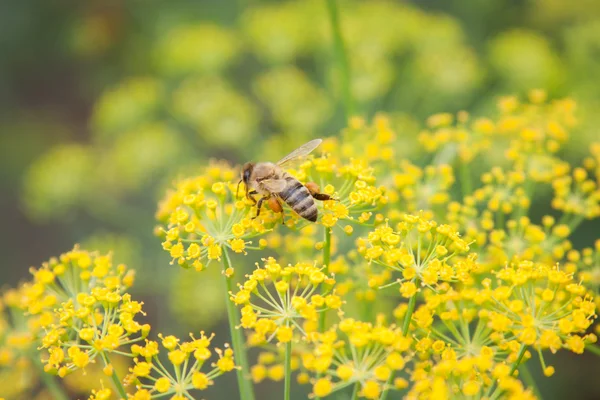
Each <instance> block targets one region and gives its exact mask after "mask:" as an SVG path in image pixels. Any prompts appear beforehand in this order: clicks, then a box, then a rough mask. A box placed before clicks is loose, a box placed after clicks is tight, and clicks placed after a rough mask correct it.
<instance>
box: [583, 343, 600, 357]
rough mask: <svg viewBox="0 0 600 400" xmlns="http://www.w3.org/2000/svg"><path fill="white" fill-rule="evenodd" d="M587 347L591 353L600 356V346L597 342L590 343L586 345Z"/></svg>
mask: <svg viewBox="0 0 600 400" xmlns="http://www.w3.org/2000/svg"><path fill="white" fill-rule="evenodd" d="M585 349H586V350H588V351H589V352H590V353H592V354H595V355H597V356H600V347H598V345H597V344H592V343H588V344H586V345H585Z"/></svg>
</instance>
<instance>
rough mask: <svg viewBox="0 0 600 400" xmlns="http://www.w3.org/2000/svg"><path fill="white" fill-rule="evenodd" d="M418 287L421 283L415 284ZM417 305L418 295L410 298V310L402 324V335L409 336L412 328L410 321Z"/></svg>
mask: <svg viewBox="0 0 600 400" xmlns="http://www.w3.org/2000/svg"><path fill="white" fill-rule="evenodd" d="M415 284H416V285H417V287H418V286H419V281H418V280H417V281H416V282H415ZM416 304H417V294H416V293H415V295H414V296H412V297H411V298H410V300H409V301H408V310H406V315H405V316H404V322H403V323H402V335H404V336H406V335H408V328H409V327H410V321H411V319H412V315H413V312H414V311H415V305H416Z"/></svg>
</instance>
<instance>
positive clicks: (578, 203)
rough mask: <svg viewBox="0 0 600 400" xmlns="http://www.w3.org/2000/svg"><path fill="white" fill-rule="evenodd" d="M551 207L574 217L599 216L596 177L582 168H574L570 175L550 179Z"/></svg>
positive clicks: (599, 208)
mask: <svg viewBox="0 0 600 400" xmlns="http://www.w3.org/2000/svg"><path fill="white" fill-rule="evenodd" d="M552 187H553V189H554V198H553V199H552V207H553V208H555V209H557V210H560V211H562V212H564V213H565V214H568V215H572V216H575V217H583V218H587V219H593V218H597V217H598V216H600V188H599V187H598V183H597V179H596V178H595V177H594V176H591V177H590V176H589V173H588V171H587V170H586V169H584V168H575V169H574V170H573V171H572V174H571V175H570V176H562V177H559V178H556V179H554V180H553V181H552Z"/></svg>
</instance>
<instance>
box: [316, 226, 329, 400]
mask: <svg viewBox="0 0 600 400" xmlns="http://www.w3.org/2000/svg"><path fill="white" fill-rule="evenodd" d="M330 262H331V228H327V227H325V244H324V245H323V265H324V266H325V271H324V273H325V274H328V273H329V263H330ZM325 318H326V315H325V311H323V312H321V313H320V314H319V332H321V333H322V332H324V331H325ZM320 377H321V374H317V378H320ZM319 399H320V398H319V397H315V400H319Z"/></svg>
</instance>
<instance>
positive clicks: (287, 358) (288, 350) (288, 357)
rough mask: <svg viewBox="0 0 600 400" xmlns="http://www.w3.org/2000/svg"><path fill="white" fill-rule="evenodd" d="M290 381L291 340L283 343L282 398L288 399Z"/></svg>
mask: <svg viewBox="0 0 600 400" xmlns="http://www.w3.org/2000/svg"><path fill="white" fill-rule="evenodd" d="M291 381H292V341H291V340H290V341H289V342H287V343H286V345H285V386H284V392H283V398H284V400H290V391H291V383H292V382H291Z"/></svg>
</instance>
